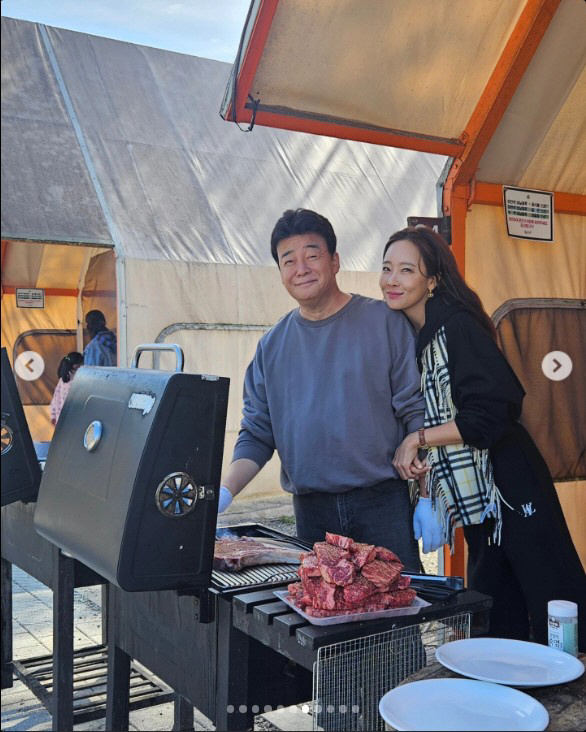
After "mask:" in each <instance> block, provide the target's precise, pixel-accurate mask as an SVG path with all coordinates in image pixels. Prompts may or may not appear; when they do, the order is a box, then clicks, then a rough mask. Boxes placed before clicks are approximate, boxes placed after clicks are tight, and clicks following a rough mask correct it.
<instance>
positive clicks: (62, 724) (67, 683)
mask: <svg viewBox="0 0 586 732" xmlns="http://www.w3.org/2000/svg"><path fill="white" fill-rule="evenodd" d="M53 553H54V562H53V694H52V707H53V708H52V717H53V725H52V728H53V729H54V730H65V729H73V588H74V560H73V559H72V558H71V557H66V556H65V555H64V554H62V553H61V550H60V549H59V548H58V547H56V546H53Z"/></svg>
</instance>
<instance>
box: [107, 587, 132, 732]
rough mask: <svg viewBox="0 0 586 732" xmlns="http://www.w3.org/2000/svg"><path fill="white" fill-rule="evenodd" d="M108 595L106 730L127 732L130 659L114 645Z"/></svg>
mask: <svg viewBox="0 0 586 732" xmlns="http://www.w3.org/2000/svg"><path fill="white" fill-rule="evenodd" d="M112 595H113V593H110V596H109V602H108V676H107V681H106V689H107V699H106V729H107V730H111V731H112V732H123V731H124V730H128V728H129V723H130V699H129V697H130V664H131V660H132V659H131V658H130V656H129V655H128V653H125V652H124V651H123V650H122V649H121V648H119V647H118V646H117V645H116V602H115V598H114V597H113V596H112Z"/></svg>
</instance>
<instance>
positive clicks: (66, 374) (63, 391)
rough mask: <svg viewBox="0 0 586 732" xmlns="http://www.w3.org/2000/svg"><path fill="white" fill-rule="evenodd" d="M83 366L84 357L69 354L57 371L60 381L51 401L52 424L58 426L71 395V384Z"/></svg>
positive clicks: (74, 353)
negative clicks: (60, 416) (62, 411)
mask: <svg viewBox="0 0 586 732" xmlns="http://www.w3.org/2000/svg"><path fill="white" fill-rule="evenodd" d="M82 365H83V356H82V355H81V353H78V352H77V351H72V352H71V353H68V354H67V356H65V358H63V359H62V360H61V363H60V364H59V368H58V369H57V376H58V377H59V381H58V382H57V386H56V387H55V393H54V394H53V398H52V399H51V405H50V410H51V424H53V425H56V424H57V420H58V419H59V415H60V414H61V410H62V409H63V405H64V404H65V398H66V397H67V395H68V394H69V389H70V388H71V382H72V381H73V377H74V376H75V373H76V371H77V369H78V368H79V367H80V366H82Z"/></svg>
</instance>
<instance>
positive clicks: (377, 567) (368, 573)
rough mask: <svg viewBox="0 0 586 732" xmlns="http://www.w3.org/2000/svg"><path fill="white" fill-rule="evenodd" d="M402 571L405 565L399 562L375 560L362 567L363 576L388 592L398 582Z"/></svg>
mask: <svg viewBox="0 0 586 732" xmlns="http://www.w3.org/2000/svg"><path fill="white" fill-rule="evenodd" d="M402 569H403V565H402V564H400V563H399V562H383V561H382V560H380V559H375V560H374V561H372V562H368V564H365V565H364V567H362V576H363V577H366V579H368V580H370V581H371V582H372V583H373V584H375V585H376V586H377V587H379V588H380V589H381V590H386V589H388V588H389V587H390V586H391V585H392V584H393V582H396V580H397V579H398V577H399V575H400V574H401V570H402Z"/></svg>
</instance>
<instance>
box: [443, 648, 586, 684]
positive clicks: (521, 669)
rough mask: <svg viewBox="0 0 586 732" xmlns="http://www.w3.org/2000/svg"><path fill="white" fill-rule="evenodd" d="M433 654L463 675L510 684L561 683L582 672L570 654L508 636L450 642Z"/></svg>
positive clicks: (582, 668) (575, 659) (572, 678)
mask: <svg viewBox="0 0 586 732" xmlns="http://www.w3.org/2000/svg"><path fill="white" fill-rule="evenodd" d="M435 657H436V658H437V660H438V661H439V662H440V663H441V664H442V665H443V666H445V667H446V668H449V669H451V670H452V671H456V673H459V674H462V676H470V677H471V678H473V679H479V680H480V681H492V682H494V683H495V684H508V685H509V686H521V687H532V686H552V685H553V684H564V683H566V682H567V681H573V680H574V679H577V678H578V677H579V676H581V675H582V674H583V673H584V664H583V663H582V661H579V660H578V659H577V658H575V657H574V656H571V655H570V654H569V653H564V652H563V651H558V650H557V649H555V648H550V647H549V646H543V645H541V644H540V643H528V642H527V641H518V640H508V639H507V638H467V639H466V640H458V641H452V642H451V643H445V644H444V645H443V646H440V647H439V648H438V649H437V650H436V652H435Z"/></svg>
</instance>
